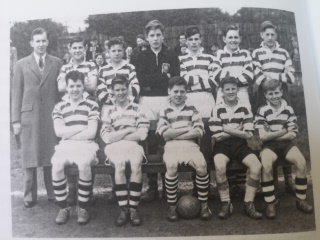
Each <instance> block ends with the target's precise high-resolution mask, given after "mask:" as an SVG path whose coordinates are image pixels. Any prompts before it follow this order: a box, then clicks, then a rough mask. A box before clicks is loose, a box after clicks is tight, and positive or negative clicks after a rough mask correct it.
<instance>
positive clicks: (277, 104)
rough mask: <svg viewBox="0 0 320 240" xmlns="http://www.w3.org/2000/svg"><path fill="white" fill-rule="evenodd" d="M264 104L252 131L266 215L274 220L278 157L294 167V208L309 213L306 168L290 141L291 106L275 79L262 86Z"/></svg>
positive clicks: (295, 129)
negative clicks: (258, 149)
mask: <svg viewBox="0 0 320 240" xmlns="http://www.w3.org/2000/svg"><path fill="white" fill-rule="evenodd" d="M262 87H263V91H264V95H265V97H266V99H267V104H266V105H264V106H262V107H260V108H259V109H258V112H257V115H256V117H255V128H256V129H258V130H259V136H260V139H261V140H262V142H263V146H262V150H261V153H260V156H261V162H262V182H261V186H262V191H263V193H264V199H265V201H266V203H267V208H266V216H267V217H268V218H275V217H276V209H275V206H276V202H277V200H276V197H275V193H274V180H273V176H272V165H273V164H274V163H275V162H276V161H277V159H278V157H281V158H284V159H286V160H287V161H288V162H290V163H292V164H293V165H295V167H296V171H297V172H296V179H295V184H296V206H297V209H298V210H300V211H302V212H304V213H311V212H312V211H313V207H312V206H311V205H309V204H308V203H307V202H306V191H307V166H306V160H305V158H304V157H303V155H302V153H301V152H300V150H299V149H298V148H297V147H296V146H295V145H294V143H293V142H292V140H293V139H294V138H295V137H296V134H297V133H298V127H297V118H296V116H295V114H294V111H293V109H292V107H290V106H289V105H287V102H286V101H285V100H283V99H282V95H283V91H282V89H281V82H280V81H278V80H277V79H271V80H266V81H265V82H263V83H262Z"/></svg>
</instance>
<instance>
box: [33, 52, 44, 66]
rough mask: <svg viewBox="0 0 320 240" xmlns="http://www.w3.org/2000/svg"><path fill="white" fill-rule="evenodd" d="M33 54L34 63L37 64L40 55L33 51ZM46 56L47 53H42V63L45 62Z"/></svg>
mask: <svg viewBox="0 0 320 240" xmlns="http://www.w3.org/2000/svg"><path fill="white" fill-rule="evenodd" d="M33 56H34V58H35V59H36V63H37V64H39V59H40V56H39V55H38V54H35V53H33ZM46 56H47V53H44V54H43V56H42V60H43V63H45V59H46Z"/></svg>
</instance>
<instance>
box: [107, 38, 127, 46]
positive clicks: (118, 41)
mask: <svg viewBox="0 0 320 240" xmlns="http://www.w3.org/2000/svg"><path fill="white" fill-rule="evenodd" d="M114 45H121V46H122V48H124V42H123V41H122V40H121V39H120V38H119V37H114V38H112V39H111V40H110V41H109V42H108V48H109V49H110V48H111V47H112V46H114Z"/></svg>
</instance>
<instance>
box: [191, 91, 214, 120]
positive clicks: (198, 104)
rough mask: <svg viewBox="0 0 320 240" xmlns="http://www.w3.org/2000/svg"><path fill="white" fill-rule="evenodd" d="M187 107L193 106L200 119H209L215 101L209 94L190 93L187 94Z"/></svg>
mask: <svg viewBox="0 0 320 240" xmlns="http://www.w3.org/2000/svg"><path fill="white" fill-rule="evenodd" d="M187 97H188V99H187V101H186V103H187V104H188V105H192V106H194V107H195V108H196V109H197V110H198V111H199V114H200V116H201V118H209V117H210V116H211V111H212V109H213V107H214V106H215V101H214V97H213V95H212V93H210V92H190V93H187Z"/></svg>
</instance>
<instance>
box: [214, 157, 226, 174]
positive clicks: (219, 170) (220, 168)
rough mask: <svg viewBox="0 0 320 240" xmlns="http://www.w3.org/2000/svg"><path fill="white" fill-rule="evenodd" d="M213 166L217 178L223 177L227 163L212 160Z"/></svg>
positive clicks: (216, 159)
mask: <svg viewBox="0 0 320 240" xmlns="http://www.w3.org/2000/svg"><path fill="white" fill-rule="evenodd" d="M214 166H215V169H216V174H217V175H218V176H221V175H225V174H226V171H227V161H226V160H224V159H221V158H217V157H215V158H214Z"/></svg>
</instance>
